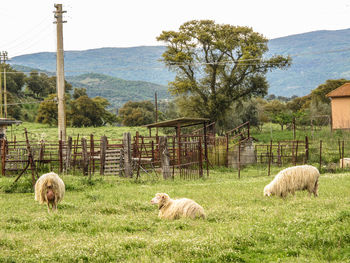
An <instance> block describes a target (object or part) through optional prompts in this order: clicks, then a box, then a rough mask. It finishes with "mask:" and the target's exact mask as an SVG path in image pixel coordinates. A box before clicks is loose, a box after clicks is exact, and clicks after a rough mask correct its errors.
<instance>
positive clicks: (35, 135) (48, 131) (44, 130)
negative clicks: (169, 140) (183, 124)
mask: <svg viewBox="0 0 350 263" xmlns="http://www.w3.org/2000/svg"><path fill="white" fill-rule="evenodd" d="M24 128H26V129H27V131H28V135H29V139H30V140H34V141H35V140H37V141H40V140H41V139H46V140H58V129H57V127H53V126H49V125H45V124H39V123H29V122H24V123H23V124H21V125H18V126H16V125H14V126H13V127H12V128H11V127H10V128H8V130H7V138H8V139H9V140H13V139H14V137H15V136H16V140H17V141H18V140H24V138H25V136H24ZM136 131H138V132H139V133H140V134H141V135H145V136H146V135H147V136H148V134H149V132H148V129H146V128H144V127H116V126H105V127H96V128H95V127H82V128H71V127H67V136H72V137H74V138H76V137H77V136H78V134H79V137H80V138H81V137H82V136H85V137H88V136H90V134H93V135H94V137H95V138H100V137H101V136H104V135H106V136H107V137H108V138H112V139H122V138H123V133H124V132H130V133H131V135H132V136H134V135H135V134H136ZM152 132H153V131H152Z"/></svg>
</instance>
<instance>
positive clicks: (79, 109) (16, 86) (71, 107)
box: [3, 65, 117, 127]
mask: <svg viewBox="0 0 350 263" xmlns="http://www.w3.org/2000/svg"><path fill="white" fill-rule="evenodd" d="M3 66H6V71H7V75H6V84H7V85H6V86H7V94H8V104H9V106H8V115H9V116H8V117H9V118H11V117H12V118H15V119H20V120H24V121H37V122H39V123H46V124H50V125H56V124H57V95H56V77H55V76H49V75H47V74H45V73H39V72H37V71H32V72H31V73H30V74H29V75H28V76H27V75H25V74H24V73H22V72H18V71H16V70H15V69H13V68H12V67H11V66H10V65H3ZM65 90H66V112H67V122H68V125H71V126H76V127H81V126H102V125H105V124H107V123H115V122H116V121H117V118H116V115H115V114H112V113H110V112H109V111H108V110H107V108H108V106H109V102H108V100H107V99H105V98H101V97H96V98H89V97H88V95H87V93H86V89H80V88H76V89H74V92H73V94H72V95H71V93H72V85H71V84H70V83H68V82H67V81H65Z"/></svg>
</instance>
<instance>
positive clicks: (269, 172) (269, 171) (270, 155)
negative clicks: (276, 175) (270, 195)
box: [268, 140, 272, 176]
mask: <svg viewBox="0 0 350 263" xmlns="http://www.w3.org/2000/svg"><path fill="white" fill-rule="evenodd" d="M271 157H272V140H271V141H270V152H269V169H268V176H270V174H271V161H272V160H271Z"/></svg>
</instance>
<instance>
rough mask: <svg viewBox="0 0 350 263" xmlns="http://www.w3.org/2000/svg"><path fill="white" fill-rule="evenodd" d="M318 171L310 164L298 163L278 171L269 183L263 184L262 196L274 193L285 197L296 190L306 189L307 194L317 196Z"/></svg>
mask: <svg viewBox="0 0 350 263" xmlns="http://www.w3.org/2000/svg"><path fill="white" fill-rule="evenodd" d="M319 176H320V172H319V171H318V169H317V168H316V167H314V166H311V165H299V166H293V167H289V168H286V169H284V170H282V171H280V172H279V173H278V174H277V175H276V176H275V178H274V179H273V180H272V182H271V183H269V184H268V185H266V186H265V188H264V196H271V195H276V196H280V197H286V196H287V195H288V193H292V194H293V195H294V194H295V191H298V190H308V192H309V194H310V195H311V194H312V193H313V194H314V196H315V197H316V196H318V193H317V190H318V178H319Z"/></svg>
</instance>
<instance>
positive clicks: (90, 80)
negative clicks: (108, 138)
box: [68, 73, 170, 108]
mask: <svg viewBox="0 0 350 263" xmlns="http://www.w3.org/2000/svg"><path fill="white" fill-rule="evenodd" d="M68 80H69V82H70V83H72V85H73V86H74V87H75V88H80V89H86V94H87V95H88V96H89V97H96V96H100V97H104V98H108V101H109V102H110V104H111V106H110V107H113V108H120V107H122V106H123V105H124V104H125V103H126V102H128V101H130V100H131V101H143V100H154V93H155V92H157V95H158V99H159V100H161V99H166V98H170V94H169V93H168V92H167V87H166V86H163V85H159V84H155V83H150V82H145V81H130V80H123V79H119V78H115V77H111V76H107V75H102V74H96V73H89V74H83V75H80V76H76V77H68Z"/></svg>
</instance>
